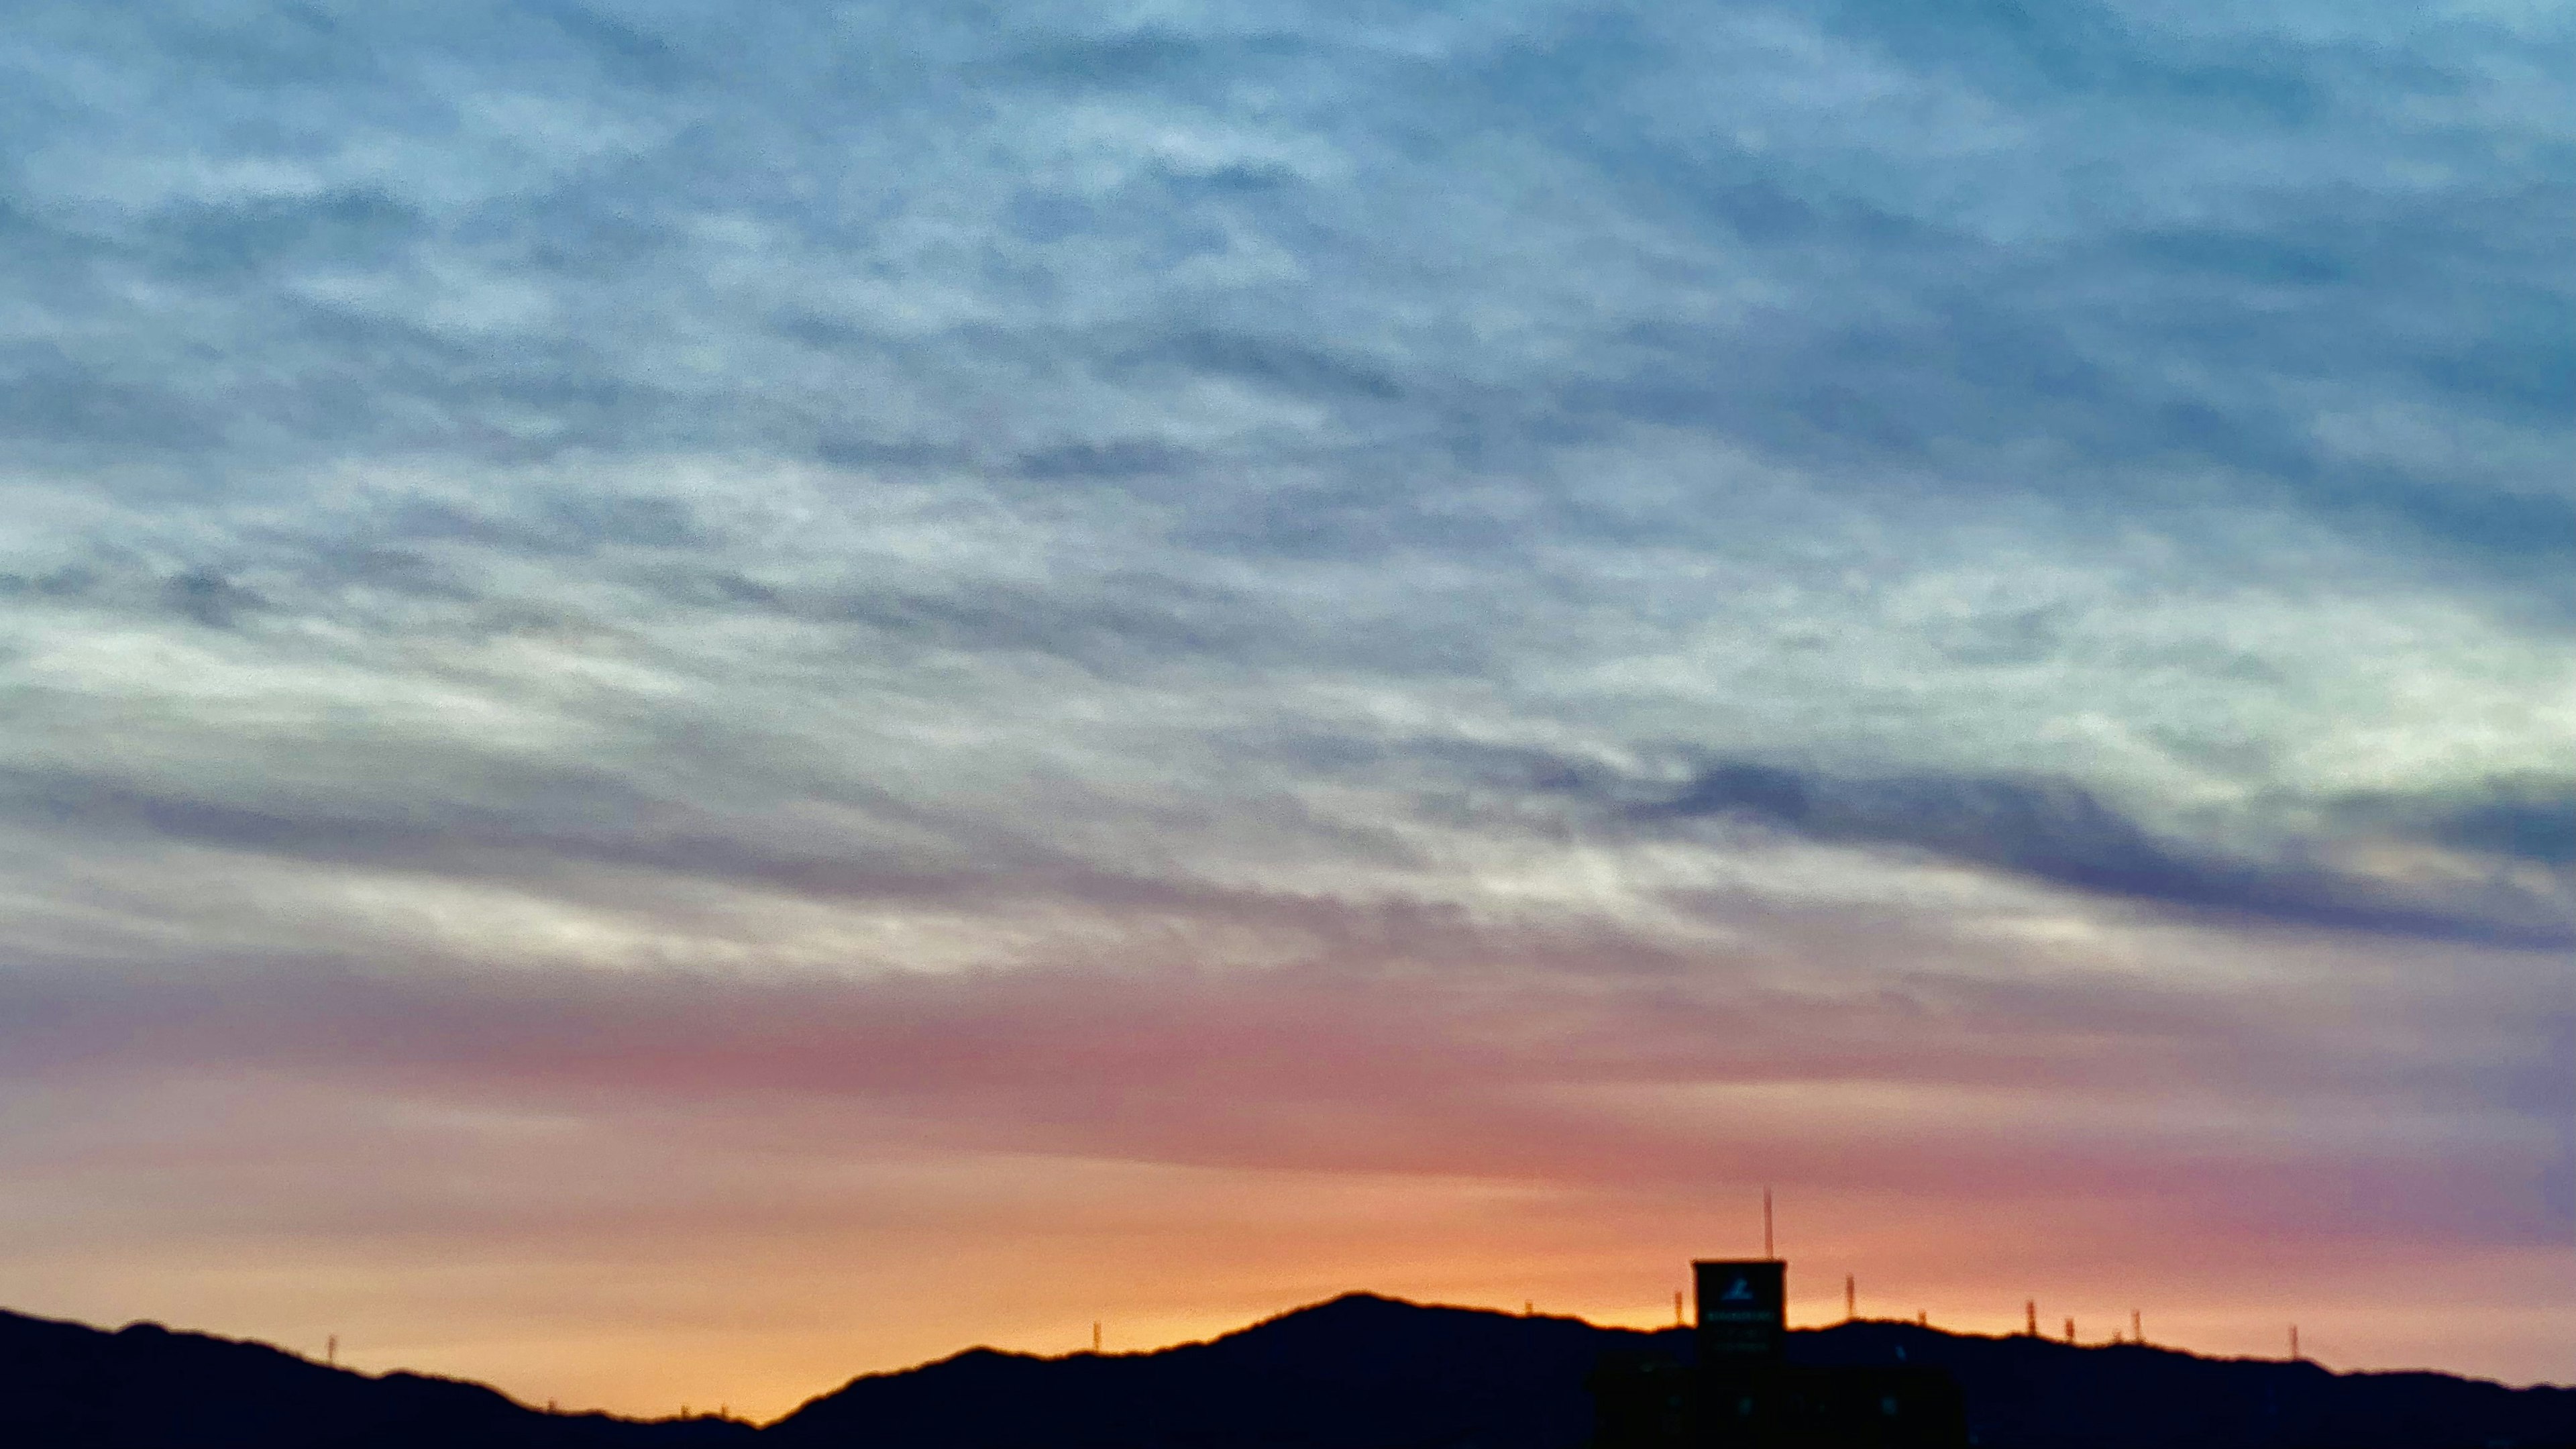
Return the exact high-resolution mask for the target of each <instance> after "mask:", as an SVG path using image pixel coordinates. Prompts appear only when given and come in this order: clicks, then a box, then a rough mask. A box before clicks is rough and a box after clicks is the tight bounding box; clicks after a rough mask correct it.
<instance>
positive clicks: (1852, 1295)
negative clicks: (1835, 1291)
mask: <svg viewBox="0 0 2576 1449" xmlns="http://www.w3.org/2000/svg"><path fill="white" fill-rule="evenodd" d="M1858 1317H1860V1282H1859V1280H1858V1279H1856V1278H1854V1277H1853V1276H1852V1275H1851V1274H1849V1273H1845V1274H1844V1275H1843V1322H1845V1323H1849V1322H1851V1321H1852V1320H1853V1319H1856V1318H1858Z"/></svg>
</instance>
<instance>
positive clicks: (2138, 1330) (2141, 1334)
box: [2129, 1308, 2147, 1345]
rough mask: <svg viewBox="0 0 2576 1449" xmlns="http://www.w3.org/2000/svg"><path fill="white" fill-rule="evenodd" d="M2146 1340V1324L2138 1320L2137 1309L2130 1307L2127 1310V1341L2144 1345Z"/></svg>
mask: <svg viewBox="0 0 2576 1449" xmlns="http://www.w3.org/2000/svg"><path fill="white" fill-rule="evenodd" d="M2146 1341H2147V1330H2146V1325H2144V1324H2143V1323H2141V1322H2139V1321H2138V1310H2136V1309H2134V1308H2132V1309H2130V1310H2129V1342H2131V1343H2134V1344H2139V1345H2144V1344H2145V1343H2146Z"/></svg>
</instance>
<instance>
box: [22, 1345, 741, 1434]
mask: <svg viewBox="0 0 2576 1449" xmlns="http://www.w3.org/2000/svg"><path fill="white" fill-rule="evenodd" d="M757 1437H758V1435H757V1433H756V1432H755V1431H754V1430H753V1429H752V1428H751V1426H749V1425H747V1424H736V1423H728V1422H726V1421H723V1420H717V1419H695V1420H689V1421H685V1422H672V1423H638V1422H636V1421H634V1420H630V1419H612V1418H610V1417H608V1416H607V1415H605V1414H548V1413H545V1412H543V1411H541V1410H537V1409H531V1408H528V1407H527V1406H525V1405H523V1404H519V1403H516V1402H514V1401H512V1400H511V1399H508V1398H506V1397H504V1396H503V1395H501V1394H499V1393H496V1392H494V1391H493V1390H491V1389H488V1388H485V1387H483V1386H482V1385H481V1384H469V1383H460V1382H458V1381H457V1380H454V1379H436V1378H426V1377H423V1376H421V1375H419V1374H405V1373H392V1374H386V1375H384V1376H382V1377H380V1378H379V1377H372V1376H369V1375H366V1374H360V1373H352V1372H350V1371H348V1370H346V1369H336V1368H326V1367H324V1366H323V1365H321V1364H317V1363H314V1362H312V1361H310V1360H308V1359H302V1358H298V1357H296V1356H295V1355H293V1354H290V1353H284V1352H281V1351H279V1350H277V1349H274V1348H270V1347H268V1346H267V1345H265V1344H258V1343H241V1342H236V1341H235V1340H232V1339H228V1338H211V1337H208V1336H207V1335H205V1334H201V1333H172V1332H171V1331H169V1330H168V1329H165V1328H162V1327H161V1326H160V1325H158V1324H152V1323H137V1324H134V1325H132V1326H131V1327H128V1328H126V1329H124V1330H122V1331H120V1332H116V1333H109V1332H106V1331H104V1330H102V1329H96V1328H88V1327H84V1326H83V1325H81V1324H77V1323H57V1322H55V1321H53V1320H51V1319H44V1318H28V1317H24V1316H21V1315H19V1314H15V1313H6V1312H0V1445H6V1446H8V1449H57V1446H59V1449H361V1446H363V1449H452V1446H453V1449H462V1446H468V1445H473V1446H489V1449H629V1446H632V1449H699V1446H717V1445H747V1444H749V1443H751V1442H752V1441H753V1440H755V1439H756V1438H757Z"/></svg>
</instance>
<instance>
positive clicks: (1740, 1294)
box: [1717, 1278, 1753, 1303]
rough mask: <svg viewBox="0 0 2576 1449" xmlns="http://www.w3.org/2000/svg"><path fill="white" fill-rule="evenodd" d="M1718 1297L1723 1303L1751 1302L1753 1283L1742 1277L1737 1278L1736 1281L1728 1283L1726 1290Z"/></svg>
mask: <svg viewBox="0 0 2576 1449" xmlns="http://www.w3.org/2000/svg"><path fill="white" fill-rule="evenodd" d="M1717 1297H1718V1301H1719V1302H1721V1303H1750V1302H1752V1301H1753V1285H1752V1284H1750V1283H1747V1282H1745V1281H1744V1280H1743V1279H1742V1278H1737V1279H1736V1280H1735V1281H1734V1282H1732V1283H1729V1284H1727V1285H1726V1291H1725V1292H1723V1293H1720V1294H1719V1295H1717Z"/></svg>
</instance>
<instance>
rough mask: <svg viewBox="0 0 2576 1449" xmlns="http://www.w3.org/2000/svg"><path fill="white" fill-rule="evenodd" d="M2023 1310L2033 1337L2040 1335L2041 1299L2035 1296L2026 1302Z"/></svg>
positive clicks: (2022, 1307) (2029, 1331)
mask: <svg viewBox="0 0 2576 1449" xmlns="http://www.w3.org/2000/svg"><path fill="white" fill-rule="evenodd" d="M2021 1311H2022V1317H2023V1321H2024V1322H2025V1324H2026V1325H2027V1330H2026V1331H2027V1332H2028V1333H2029V1334H2030V1336H2031V1337H2033V1338H2037V1337H2039V1300H2038V1299H2036V1298H2033V1299H2030V1300H2028V1301H2026V1302H2024V1303H2023V1304H2022V1306H2021Z"/></svg>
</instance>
